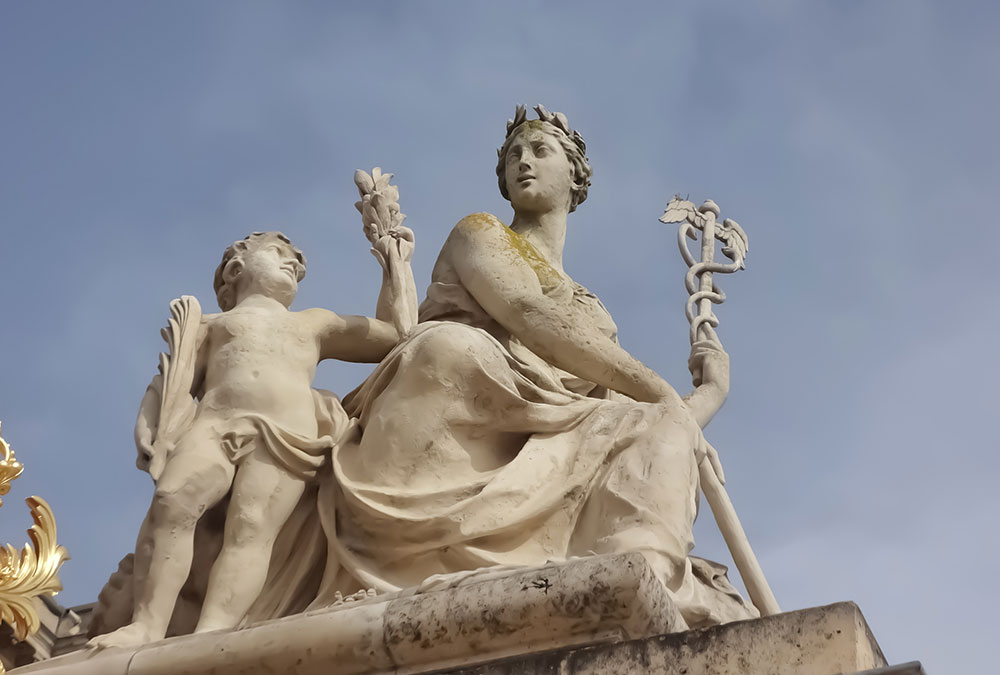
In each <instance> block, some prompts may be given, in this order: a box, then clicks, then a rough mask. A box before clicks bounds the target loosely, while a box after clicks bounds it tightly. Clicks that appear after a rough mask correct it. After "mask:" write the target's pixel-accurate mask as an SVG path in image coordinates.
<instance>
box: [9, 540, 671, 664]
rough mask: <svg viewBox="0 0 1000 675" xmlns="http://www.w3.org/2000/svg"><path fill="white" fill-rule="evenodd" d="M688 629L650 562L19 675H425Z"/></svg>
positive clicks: (526, 579) (492, 577)
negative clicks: (422, 674) (387, 674)
mask: <svg viewBox="0 0 1000 675" xmlns="http://www.w3.org/2000/svg"><path fill="white" fill-rule="evenodd" d="M683 625H684V624H683V622H682V620H681V618H680V614H679V612H678V610H677V609H676V607H675V606H674V604H673V602H672V601H671V599H670V596H669V595H668V594H667V592H666V591H665V590H664V589H663V587H662V586H661V585H660V584H659V582H658V581H656V579H655V578H654V577H653V574H652V572H651V571H650V569H649V566H648V565H647V564H646V561H645V559H644V558H643V557H642V555H640V554H638V553H629V554H622V555H609V556H597V557H593V558H581V559H577V560H572V561H569V562H566V563H560V564H552V565H547V566H545V567H541V568H535V569H530V570H524V569H516V570H509V569H508V570H492V571H484V572H480V573H474V574H470V575H464V576H462V577H458V578H450V579H438V580H433V579H432V580H429V581H428V582H425V583H424V584H423V585H422V587H421V588H420V589H417V590H415V591H403V592H401V593H399V594H395V595H388V596H379V597H375V598H371V599H368V600H364V601H360V602H357V603H348V604H345V605H340V606H337V607H331V608H328V609H323V610H316V611H312V612H307V613H305V614H301V615H297V616H291V617H287V618H284V619H278V620H276V621H269V622H265V623H261V624H257V625H254V626H250V627H248V628H244V629H242V630H237V631H227V632H216V633H206V634H202V635H189V636H182V637H177V638H171V639H169V640H164V641H162V642H158V643H154V644H151V645H146V646H144V647H141V648H139V649H135V650H121V649H109V650H105V651H101V652H93V651H88V652H78V653H75V654H69V655H67V656H64V657H60V658H57V659H53V660H51V661H47V662H43V663H39V664H35V665H32V666H27V667H24V668H19V669H17V670H15V671H13V673H12V675H14V674H16V675H27V674H28V673H40V674H41V673H44V675H168V674H169V675H208V674H209V673H211V674H212V675H237V674H239V675H273V674H277V673H289V674H291V673H295V674H296V675H308V674H313V673H315V674H316V675H319V674H320V673H323V674H327V673H330V672H336V673H338V675H349V674H353V675H360V674H362V673H379V672H394V673H419V672H427V671H430V670H440V669H443V668H456V667H463V666H468V665H471V664H477V663H484V662H487V661H491V660H495V659H499V658H505V657H512V656H515V655H521V654H526V653H532V652H544V651H546V650H552V649H556V648H560V647H566V646H583V645H587V644H595V643H606V642H622V641H626V640H633V639H636V638H641V637H647V636H651V635H658V634H662V633H668V632H671V631H675V630H678V629H682V628H683Z"/></svg>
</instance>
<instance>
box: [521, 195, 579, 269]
mask: <svg viewBox="0 0 1000 675" xmlns="http://www.w3.org/2000/svg"><path fill="white" fill-rule="evenodd" d="M567 215H568V211H566V210H562V209H559V210H554V211H546V212H544V213H519V212H517V211H515V212H514V220H513V221H511V224H510V229H512V230H514V231H515V232H517V233H518V234H519V235H521V236H522V237H524V238H525V239H527V240H528V242H529V243H530V244H531V245H532V246H534V247H535V248H536V249H537V250H538V252H539V253H541V254H542V256H544V258H545V259H546V260H547V261H548V262H549V264H550V265H552V266H553V267H555V268H556V269H557V270H558V271H559V272H563V273H565V272H564V270H563V262H562V260H563V248H565V246H566V216H567Z"/></svg>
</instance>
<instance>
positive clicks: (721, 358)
mask: <svg viewBox="0 0 1000 675" xmlns="http://www.w3.org/2000/svg"><path fill="white" fill-rule="evenodd" d="M688 370H690V371H691V382H692V383H693V384H694V386H695V388H698V387H702V386H711V387H716V388H718V390H719V391H720V392H721V393H722V395H723V397H725V396H726V395H728V394H729V354H727V353H726V351H725V350H724V349H723V348H722V344H721V343H720V342H719V341H718V340H699V341H698V342H695V343H694V344H693V345H691V356H690V358H688Z"/></svg>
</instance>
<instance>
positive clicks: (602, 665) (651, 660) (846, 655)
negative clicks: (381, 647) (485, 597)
mask: <svg viewBox="0 0 1000 675" xmlns="http://www.w3.org/2000/svg"><path fill="white" fill-rule="evenodd" d="M885 665H886V661H885V657H883V656H882V652H881V650H880V649H879V646H878V644H877V643H876V642H875V638H874V637H873V636H872V634H871V632H870V631H869V629H868V625H867V624H866V623H865V620H864V617H862V616H861V611H860V610H859V609H858V607H857V605H855V604H854V603H852V602H841V603H837V604H835V605H828V606H826V607H816V608H813V609H806V610H801V611H798V612H788V613H785V614H779V615H777V616H771V617H766V618H763V619H755V620H753V621H738V622H735V623H730V624H725V625H722V626H716V627H714V628H705V629H702V630H692V631H686V632H683V633H673V634H669V635H659V636H656V637H649V638H644V639H640V640H630V641H627V642H618V643H605V644H599V645H590V646H587V647H570V648H565V649H557V650H552V651H549V652H545V653H541V654H529V655H525V656H521V657H517V658H512V659H503V660H499V661H494V662H492V663H486V664H481V665H478V666H474V667H466V668H459V669H453V670H447V671H438V672H440V673H442V675H443V674H444V673H447V674H448V675H528V674H529V673H553V674H555V673H560V674H561V673H574V675H632V674H634V673H645V674H647V675H695V674H697V675H786V674H787V675H792V674H807V673H808V674H809V675H837V674H839V673H858V672H861V671H867V670H869V669H872V668H877V667H882V666H885ZM917 667H918V668H919V666H917ZM911 672H912V673H914V674H915V673H917V672H919V671H918V670H905V671H903V670H901V671H899V673H900V674H901V675H902V674H903V673H911Z"/></svg>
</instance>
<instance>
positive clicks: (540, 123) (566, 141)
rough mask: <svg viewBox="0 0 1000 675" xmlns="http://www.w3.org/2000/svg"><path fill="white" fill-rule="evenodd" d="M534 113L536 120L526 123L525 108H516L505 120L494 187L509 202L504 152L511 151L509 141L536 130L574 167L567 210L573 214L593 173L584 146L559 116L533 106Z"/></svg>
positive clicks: (541, 107)
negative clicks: (551, 139) (555, 143)
mask: <svg viewBox="0 0 1000 675" xmlns="http://www.w3.org/2000/svg"><path fill="white" fill-rule="evenodd" d="M535 112H536V113H538V119H537V120H530V121H529V120H528V115H527V111H526V110H525V107H524V106H523V105H519V106H517V110H516V111H515V113H514V119H512V120H507V137H506V138H505V139H504V142H503V145H502V146H501V147H500V149H499V150H497V183H498V184H499V186H500V194H501V195H503V198H504V199H506V200H507V201H510V194H509V193H508V192H507V151H508V150H509V149H510V143H511V140H512V139H513V138H514V137H515V136H516V135H517V134H518V133H519V132H520V131H521V130H523V129H538V130H540V131H544V132H545V133H548V134H551V135H552V136H553V137H554V138H555V139H556V140H557V141H559V145H560V147H562V149H563V152H565V153H566V157H567V158H568V159H569V161H570V164H572V165H573V188H572V191H571V195H570V203H569V210H570V213H572V212H573V211H575V210H576V207H577V206H578V205H580V204H582V203H583V202H584V200H586V199H587V189H588V188H589V187H590V177H591V176H592V175H593V173H594V170H593V169H591V168H590V164H589V163H588V161H587V144H586V143H585V142H584V140H583V136H581V135H580V132H578V131H575V130H572V129H570V127H569V121H568V120H567V119H566V116H565V115H563V114H562V113H560V112H557V113H550V112H549V111H548V110H546V109H545V107H544V106H541V105H536V106H535Z"/></svg>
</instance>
